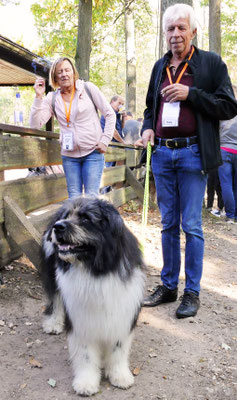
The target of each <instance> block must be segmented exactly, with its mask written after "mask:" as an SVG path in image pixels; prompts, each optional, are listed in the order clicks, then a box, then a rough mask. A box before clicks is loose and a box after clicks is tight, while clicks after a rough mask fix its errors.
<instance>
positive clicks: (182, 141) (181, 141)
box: [155, 136, 197, 149]
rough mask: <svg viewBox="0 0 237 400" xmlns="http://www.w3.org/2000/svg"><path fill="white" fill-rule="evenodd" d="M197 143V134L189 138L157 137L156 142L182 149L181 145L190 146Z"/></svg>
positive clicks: (171, 147)
mask: <svg viewBox="0 0 237 400" xmlns="http://www.w3.org/2000/svg"><path fill="white" fill-rule="evenodd" d="M196 143H197V136H191V137H187V138H174V139H163V138H157V137H156V138H155V144H158V145H160V146H166V147H168V149H180V148H181V147H188V146H191V145H192V144H196Z"/></svg>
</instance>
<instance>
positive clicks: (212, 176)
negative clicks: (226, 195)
mask: <svg viewBox="0 0 237 400" xmlns="http://www.w3.org/2000/svg"><path fill="white" fill-rule="evenodd" d="M215 193H216V194H217V207H218V209H213V204H214V198H215ZM223 209H224V201H223V199H222V192H221V184H220V180H219V176H218V171H217V170H216V169H215V170H213V171H210V172H208V177H207V210H208V211H209V212H210V213H211V214H212V215H214V216H215V217H218V218H219V217H221V216H223V215H224V210H223Z"/></svg>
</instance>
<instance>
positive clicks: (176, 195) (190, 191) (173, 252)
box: [152, 144, 207, 294]
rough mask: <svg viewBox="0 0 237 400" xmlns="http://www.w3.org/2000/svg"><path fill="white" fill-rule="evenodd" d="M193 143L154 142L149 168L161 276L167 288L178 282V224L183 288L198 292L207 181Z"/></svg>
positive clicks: (179, 260) (196, 148)
mask: <svg viewBox="0 0 237 400" xmlns="http://www.w3.org/2000/svg"><path fill="white" fill-rule="evenodd" d="M201 170H202V165H201V158H200V153H199V149H198V145H197V144H193V145H191V146H188V147H184V148H179V149H174V150H173V149H169V148H167V147H165V146H155V148H154V151H153V154H152V172H153V175H154V179H155V184H156V193H157V202H158V206H159V209H160V212H161V218H162V220H161V222H162V225H163V229H162V251H163V261H164V265H163V268H162V272H161V280H162V282H163V284H164V286H166V287H167V288H169V289H175V288H176V287H177V285H178V282H179V273H180V264H181V254H180V224H182V228H183V231H184V233H185V235H186V246H185V291H186V292H187V291H191V292H194V293H195V294H199V291H200V281H201V277H202V270H203V255H204V238H203V232H202V204H203V198H204V194H205V187H206V182H207V177H206V175H204V174H202V173H201Z"/></svg>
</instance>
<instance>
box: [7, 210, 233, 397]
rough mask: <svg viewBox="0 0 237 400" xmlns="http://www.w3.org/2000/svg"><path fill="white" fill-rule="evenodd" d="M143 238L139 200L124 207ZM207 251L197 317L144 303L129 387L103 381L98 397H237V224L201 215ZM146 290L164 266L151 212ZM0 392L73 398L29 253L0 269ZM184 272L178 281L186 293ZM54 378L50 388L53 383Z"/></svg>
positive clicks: (63, 344) (62, 340)
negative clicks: (47, 327)
mask: <svg viewBox="0 0 237 400" xmlns="http://www.w3.org/2000/svg"><path fill="white" fill-rule="evenodd" d="M120 212H121V213H122V215H123V217H124V218H125V221H126V223H127V224H128V226H129V227H130V229H131V230H132V231H133V232H134V234H135V235H136V236H137V237H138V238H140V237H141V224H140V209H139V208H138V205H137V203H136V202H131V203H129V205H127V206H124V207H123V208H121V209H120ZM204 231H205V239H206V251H205V261H204V274H203V279H202V292H201V308H200V310H199V313H198V315H197V316H196V317H195V318H189V319H186V320H177V319H176V318H175V310H176V308H177V306H178V302H176V303H171V304H168V305H162V306H160V307H156V308H154V309H143V310H142V313H141V315H140V319H139V322H138V326H137V328H136V332H135V339H134V342H133V346H132V352H131V357H130V359H131V368H132V370H133V371H134V373H135V374H136V375H137V376H136V378H135V385H134V386H133V387H132V388H131V389H129V390H127V391H123V390H120V389H116V388H113V387H112V386H111V385H110V384H109V383H108V382H107V381H106V380H104V381H103V382H102V385H101V391H100V393H98V394H97V395H96V396H94V397H93V398H96V399H101V400H118V399H119V400H131V399H136V400H140V399H141V400H157V399H163V400H199V399H200V400H201V399H203V400H226V399H227V400H228V399H231V400H234V399H236V398H237V351H236V345H237V330H236V315H237V273H236V265H237V224H236V225H227V224H226V223H225V222H223V221H222V220H218V219H214V218H211V217H210V216H205V217H204ZM145 257H146V260H147V263H148V265H149V268H148V281H147V289H148V290H151V288H152V287H153V286H154V285H156V283H157V282H159V275H160V269H161V266H162V257H161V247H160V219H159V216H158V215H157V213H153V212H150V214H149V225H148V228H147V240H146V245H145ZM1 273H2V275H3V279H4V285H2V286H0V377H1V380H0V399H1V400H12V399H18V400H64V399H67V400H73V399H76V398H78V397H77V396H76V395H75V394H74V392H73V389H72V387H71V381H72V374H71V368H70V365H69V363H68V350H67V341H66V337H65V334H62V335H60V336H51V335H46V334H44V333H43V332H42V329H41V319H42V311H43V307H44V304H45V298H44V296H43V293H42V289H41V284H40V279H39V277H38V274H37V273H36V272H35V270H34V269H33V268H32V266H30V263H29V261H28V260H27V259H26V258H22V259H20V260H18V261H15V262H13V263H12V264H11V265H10V266H8V267H6V268H5V269H4V270H3V271H1ZM183 277H184V275H183V273H182V275H181V278H182V279H181V281H180V286H179V293H180V295H181V294H182V289H183V287H184V283H183ZM50 379H52V381H51V382H50V381H49V380H50ZM50 383H51V384H53V385H54V384H55V383H56V386H55V387H53V386H51V385H50Z"/></svg>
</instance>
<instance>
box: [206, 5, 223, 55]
mask: <svg viewBox="0 0 237 400" xmlns="http://www.w3.org/2000/svg"><path fill="white" fill-rule="evenodd" d="M209 50H210V51H215V53H217V54H219V55H221V0H209Z"/></svg>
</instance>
